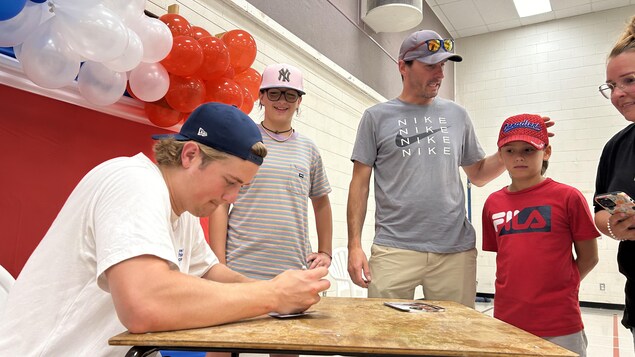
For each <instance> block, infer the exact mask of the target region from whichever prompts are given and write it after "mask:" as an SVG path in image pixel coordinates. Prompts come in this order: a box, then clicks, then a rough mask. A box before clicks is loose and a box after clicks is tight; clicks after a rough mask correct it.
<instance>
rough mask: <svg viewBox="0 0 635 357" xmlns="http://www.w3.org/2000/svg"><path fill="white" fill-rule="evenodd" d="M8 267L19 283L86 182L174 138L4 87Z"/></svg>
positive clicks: (1, 190)
mask: <svg viewBox="0 0 635 357" xmlns="http://www.w3.org/2000/svg"><path fill="white" fill-rule="evenodd" d="M0 104H1V105H0V155H1V158H2V160H1V163H0V264H1V265H2V266H4V267H5V268H6V269H7V270H8V271H9V272H10V273H11V274H12V275H13V276H14V277H17V275H18V274H19V272H20V270H21V269H22V267H23V266H24V264H25V263H26V260H27V259H28V257H29V255H30V254H31V252H32V251H33V249H35V247H36V246H37V244H38V243H39V242H40V240H41V239H42V237H43V236H44V234H45V233H46V231H47V230H48V227H49V226H50V225H51V223H52V222H53V220H54V219H55V217H56V215H57V212H58V211H59V210H60V208H61V207H62V205H63V204H64V202H65V200H66V198H67V197H68V195H69V194H70V193H71V191H72V190H73V188H74V187H75V185H76V184H77V183H78V182H79V180H80V179H81V178H82V177H83V176H84V175H85V174H86V173H87V172H88V171H90V169H92V168H93V167H94V166H96V165H97V164H99V163H101V162H103V161H105V160H108V159H111V158H113V157H117V156H131V155H134V154H137V153H139V152H144V153H146V155H148V156H149V157H153V156H152V150H151V148H152V144H153V140H152V139H151V138H150V135H152V134H157V133H163V132H167V131H166V130H162V129H158V128H156V127H153V126H150V125H144V124H139V123H136V122H133V121H129V120H126V119H122V118H119V117H115V116H111V115H107V114H103V113H100V112H96V111H93V110H90V109H86V108H83V107H79V106H76V105H73V104H68V103H65V102H60V101H57V100H55V99H51V98H47V97H43V96H40V95H37V94H32V93H29V92H25V91H22V90H18V89H15V88H12V87H7V86H4V85H0Z"/></svg>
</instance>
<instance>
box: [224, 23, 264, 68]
mask: <svg viewBox="0 0 635 357" xmlns="http://www.w3.org/2000/svg"><path fill="white" fill-rule="evenodd" d="M221 40H223V42H225V45H226V46H227V48H228V49H229V63H230V64H231V66H232V67H233V68H234V71H236V73H240V72H242V71H244V70H246V69H247V68H249V67H251V65H252V64H253V63H254V60H255V59H256V53H257V52H258V50H257V48H256V40H255V39H254V38H253V36H251V34H250V33H249V32H247V31H245V30H231V31H227V32H225V33H224V34H223V37H221Z"/></svg>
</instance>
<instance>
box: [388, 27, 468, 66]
mask: <svg viewBox="0 0 635 357" xmlns="http://www.w3.org/2000/svg"><path fill="white" fill-rule="evenodd" d="M399 59H400V60H404V61H412V60H417V61H419V62H423V63H425V64H437V63H439V62H441V61H445V60H449V61H454V62H461V61H463V57H461V56H459V55H457V54H456V53H454V40H453V39H451V38H446V39H443V38H442V37H441V36H439V34H438V33H436V32H434V31H432V30H421V31H417V32H413V33H412V34H410V36H408V38H406V39H405V40H404V41H403V42H402V43H401V48H400V49H399Z"/></svg>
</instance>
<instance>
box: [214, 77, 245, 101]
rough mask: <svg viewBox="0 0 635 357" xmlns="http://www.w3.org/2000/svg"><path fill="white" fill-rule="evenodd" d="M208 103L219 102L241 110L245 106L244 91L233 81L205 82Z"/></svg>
mask: <svg viewBox="0 0 635 357" xmlns="http://www.w3.org/2000/svg"><path fill="white" fill-rule="evenodd" d="M205 90H206V92H207V94H206V96H205V101H206V102H219V103H225V104H229V105H233V106H235V107H236V108H240V106H241V105H243V89H242V88H241V87H240V86H239V85H238V83H236V82H235V81H234V80H233V79H229V78H218V79H212V80H210V81H205Z"/></svg>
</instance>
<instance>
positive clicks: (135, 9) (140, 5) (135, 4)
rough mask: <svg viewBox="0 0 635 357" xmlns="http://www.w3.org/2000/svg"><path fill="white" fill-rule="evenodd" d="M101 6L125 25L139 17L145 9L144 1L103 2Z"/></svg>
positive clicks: (109, 0) (108, 0) (116, 0)
mask: <svg viewBox="0 0 635 357" xmlns="http://www.w3.org/2000/svg"><path fill="white" fill-rule="evenodd" d="M103 4H104V6H106V7H107V8H109V9H110V10H112V11H113V12H115V13H116V14H117V15H119V17H121V19H122V20H123V22H124V23H126V24H130V22H131V21H132V20H136V19H137V18H138V17H139V16H141V15H142V14H143V10H145V8H146V0H104V2H103Z"/></svg>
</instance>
